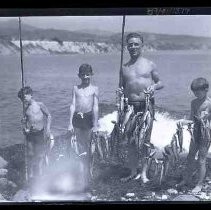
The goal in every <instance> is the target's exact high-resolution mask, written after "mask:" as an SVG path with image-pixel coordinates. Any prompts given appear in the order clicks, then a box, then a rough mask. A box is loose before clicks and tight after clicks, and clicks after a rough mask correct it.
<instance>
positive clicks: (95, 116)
mask: <svg viewBox="0 0 211 210" xmlns="http://www.w3.org/2000/svg"><path fill="white" fill-rule="evenodd" d="M98 115H99V90H98V87H96V88H95V93H94V103H93V123H94V131H95V129H97V127H98Z"/></svg>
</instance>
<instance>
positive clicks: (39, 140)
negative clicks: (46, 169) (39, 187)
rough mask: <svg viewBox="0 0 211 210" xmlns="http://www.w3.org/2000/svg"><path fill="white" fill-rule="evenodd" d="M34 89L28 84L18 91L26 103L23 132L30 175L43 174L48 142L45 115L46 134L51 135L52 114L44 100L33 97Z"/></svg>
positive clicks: (20, 97)
mask: <svg viewBox="0 0 211 210" xmlns="http://www.w3.org/2000/svg"><path fill="white" fill-rule="evenodd" d="M32 95H33V91H32V89H31V88H30V87H29V86H27V87H24V88H21V89H20V91H19V92H18V98H19V99H20V100H21V101H22V102H23V103H24V109H25V118H24V120H23V121H22V123H24V125H23V126H24V128H23V132H24V134H25V135H26V140H27V147H28V148H27V157H28V161H29V162H28V163H29V177H31V178H32V177H34V176H37V175H42V173H43V164H44V161H45V153H46V151H45V150H46V142H45V139H44V125H45V122H44V116H45V117H46V118H47V123H46V136H47V138H49V137H50V133H51V131H50V126H51V115H50V113H49V111H48V109H47V107H46V106H45V105H44V104H43V103H42V102H37V101H35V100H34V99H33V97H32Z"/></svg>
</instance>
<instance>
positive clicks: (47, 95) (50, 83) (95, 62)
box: [0, 51, 211, 146]
mask: <svg viewBox="0 0 211 210" xmlns="http://www.w3.org/2000/svg"><path fill="white" fill-rule="evenodd" d="M144 56H145V57H146V58H149V59H151V60H152V61H154V62H155V63H156V65H157V69H158V71H159V74H160V78H161V79H162V81H163V83H164V85H165V88H164V89H162V90H160V91H159V92H158V93H156V105H157V107H158V110H160V111H161V110H162V111H163V112H167V113H170V118H181V117H183V116H184V115H187V116H188V115H189V109H190V101H191V100H192V99H193V95H192V93H191V91H190V83H191V81H192V80H193V79H194V78H196V77H199V76H202V77H205V78H207V79H208V81H209V82H211V74H210V67H211V52H210V51H162V52H151V53H148V54H145V55H144ZM127 59H128V55H125V61H127ZM0 63H1V65H0V89H1V91H0V101H1V103H0V134H1V135H0V146H7V145H11V144H15V143H21V142H23V135H22V131H21V126H20V120H21V117H22V105H21V102H20V101H19V100H18V98H17V92H18V90H19V89H20V88H21V68H20V57H19V55H13V56H1V57H0ZM82 63H89V64H91V65H92V66H93V70H94V73H95V75H94V77H93V83H94V84H96V85H97V86H99V90H100V104H101V105H100V111H101V116H102V115H105V114H108V113H111V112H113V111H114V104H115V90H116V89H117V86H118V76H119V66H120V55H119V54H107V55H102V54H101V55H93V54H86V55H29V56H24V70H25V76H24V77H25V80H26V85H30V86H31V87H32V89H33V90H34V98H35V99H36V100H38V101H42V102H44V103H45V104H46V106H47V107H48V109H49V111H50V112H51V114H52V118H53V121H52V127H53V129H52V130H53V134H54V135H59V134H61V133H63V132H65V129H67V127H68V121H69V119H68V118H69V104H70V102H71V90H72V86H73V85H75V84H77V83H79V79H78V77H77V72H78V68H79V66H80V65H81V64H82ZM162 116H165V115H162ZM164 121H165V122H169V119H168V118H165V117H164ZM162 122H163V121H162ZM163 123H164V122H163ZM167 128H168V123H167V127H166V128H164V127H162V132H163V131H164V130H166V131H165V132H168V129H167ZM163 129H164V130H163ZM158 132H159V131H158ZM169 135H170V134H169ZM160 138H161V137H160ZM161 140H162V139H160V140H157V141H161Z"/></svg>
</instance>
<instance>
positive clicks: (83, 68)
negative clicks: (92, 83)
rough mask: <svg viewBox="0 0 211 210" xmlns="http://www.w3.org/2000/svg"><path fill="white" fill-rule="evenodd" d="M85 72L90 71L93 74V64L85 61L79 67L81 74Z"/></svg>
mask: <svg viewBox="0 0 211 210" xmlns="http://www.w3.org/2000/svg"><path fill="white" fill-rule="evenodd" d="M85 72H90V73H91V75H93V71H92V66H91V65H89V64H87V63H84V64H82V65H81V66H80V67H79V74H82V73H85Z"/></svg>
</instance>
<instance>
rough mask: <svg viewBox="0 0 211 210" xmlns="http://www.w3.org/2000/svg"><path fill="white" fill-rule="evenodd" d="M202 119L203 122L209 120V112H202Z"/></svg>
mask: <svg viewBox="0 0 211 210" xmlns="http://www.w3.org/2000/svg"><path fill="white" fill-rule="evenodd" d="M200 118H201V119H202V120H207V119H208V118H209V113H208V112H207V111H202V112H201V115H200Z"/></svg>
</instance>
